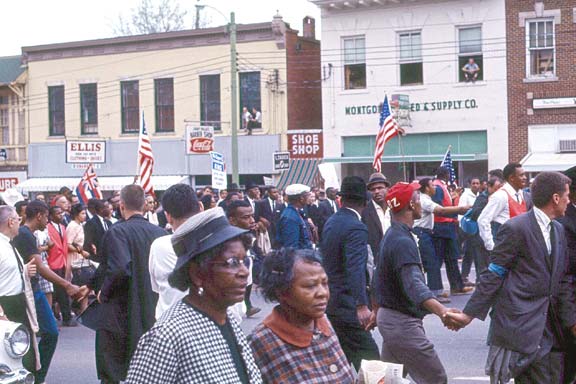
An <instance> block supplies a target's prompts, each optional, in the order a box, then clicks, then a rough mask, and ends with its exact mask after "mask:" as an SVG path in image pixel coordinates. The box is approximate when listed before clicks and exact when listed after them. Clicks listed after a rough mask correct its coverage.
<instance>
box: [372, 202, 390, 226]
mask: <svg viewBox="0 0 576 384" xmlns="http://www.w3.org/2000/svg"><path fill="white" fill-rule="evenodd" d="M372 204H374V208H376V213H377V214H378V219H380V225H381V226H382V234H385V233H386V231H387V230H388V228H390V225H391V220H390V210H389V209H387V210H386V212H384V209H383V208H382V207H381V206H380V205H378V204H376V202H375V201H374V200H372Z"/></svg>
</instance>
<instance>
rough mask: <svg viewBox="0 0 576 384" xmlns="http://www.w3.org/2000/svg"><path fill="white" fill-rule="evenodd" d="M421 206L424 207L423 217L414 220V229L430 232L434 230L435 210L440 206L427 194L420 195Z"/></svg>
mask: <svg viewBox="0 0 576 384" xmlns="http://www.w3.org/2000/svg"><path fill="white" fill-rule="evenodd" d="M420 205H421V206H422V217H421V218H419V219H418V220H414V227H420V228H424V229H429V230H432V229H434V210H435V209H436V207H439V206H440V205H438V204H437V203H435V202H434V201H433V200H432V198H431V197H430V196H429V195H427V194H425V193H421V194H420Z"/></svg>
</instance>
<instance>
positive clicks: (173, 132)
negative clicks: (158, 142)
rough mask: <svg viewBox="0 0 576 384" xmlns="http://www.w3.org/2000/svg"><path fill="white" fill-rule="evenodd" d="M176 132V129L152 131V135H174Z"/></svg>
mask: <svg viewBox="0 0 576 384" xmlns="http://www.w3.org/2000/svg"><path fill="white" fill-rule="evenodd" d="M175 134H176V131H170V132H154V133H153V134H152V136H174V135H175Z"/></svg>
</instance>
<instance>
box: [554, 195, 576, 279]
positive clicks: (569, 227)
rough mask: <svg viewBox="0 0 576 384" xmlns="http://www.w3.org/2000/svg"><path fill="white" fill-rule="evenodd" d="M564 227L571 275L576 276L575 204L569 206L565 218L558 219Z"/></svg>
mask: <svg viewBox="0 0 576 384" xmlns="http://www.w3.org/2000/svg"><path fill="white" fill-rule="evenodd" d="M558 221H559V222H560V223H562V225H563V226H564V233H565V234H566V248H567V250H566V252H567V253H568V261H569V263H570V268H569V271H570V274H571V275H575V276H576V207H575V206H574V205H573V204H570V205H568V208H567V209H566V213H565V214H564V217H561V218H559V219H558Z"/></svg>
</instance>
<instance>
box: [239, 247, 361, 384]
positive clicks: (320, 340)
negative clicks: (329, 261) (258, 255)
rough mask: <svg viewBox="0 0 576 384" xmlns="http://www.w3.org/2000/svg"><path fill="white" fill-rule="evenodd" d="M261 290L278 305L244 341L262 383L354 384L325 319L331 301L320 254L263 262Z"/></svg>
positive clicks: (286, 254) (282, 254)
mask: <svg viewBox="0 0 576 384" xmlns="http://www.w3.org/2000/svg"><path fill="white" fill-rule="evenodd" d="M260 286H261V288H262V291H263V293H264V297H265V298H266V300H267V301H277V302H278V303H279V305H278V306H276V307H275V308H274V310H273V311H272V313H271V314H270V315H269V316H268V317H267V318H266V319H265V320H264V321H263V322H262V323H261V324H260V325H258V326H257V327H256V328H255V329H254V331H253V332H252V334H251V335H250V336H249V337H248V340H249V343H250V347H251V348H252V351H253V352H254V357H255V359H256V364H258V367H259V368H260V371H261V372H262V378H263V379H264V382H265V383H283V384H286V383H294V384H300V383H318V384H319V383H339V384H351V383H354V375H353V373H352V368H351V366H350V363H348V361H347V360H346V356H345V355H344V352H343V351H342V347H341V346H340V343H339V342H338V337H337V336H336V333H335V332H334V330H333V329H332V326H331V325H330V322H329V321H328V318H327V317H326V315H325V312H326V305H327V304H328V299H329V298H330V292H329V290H328V277H327V276H326V272H324V268H323V267H322V264H321V260H320V255H319V254H318V253H317V252H316V251H313V250H311V249H298V250H296V249H292V248H288V249H281V250H279V251H276V252H274V253H271V254H269V255H268V256H266V258H265V259H264V265H263V267H262V273H261V274H260Z"/></svg>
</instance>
